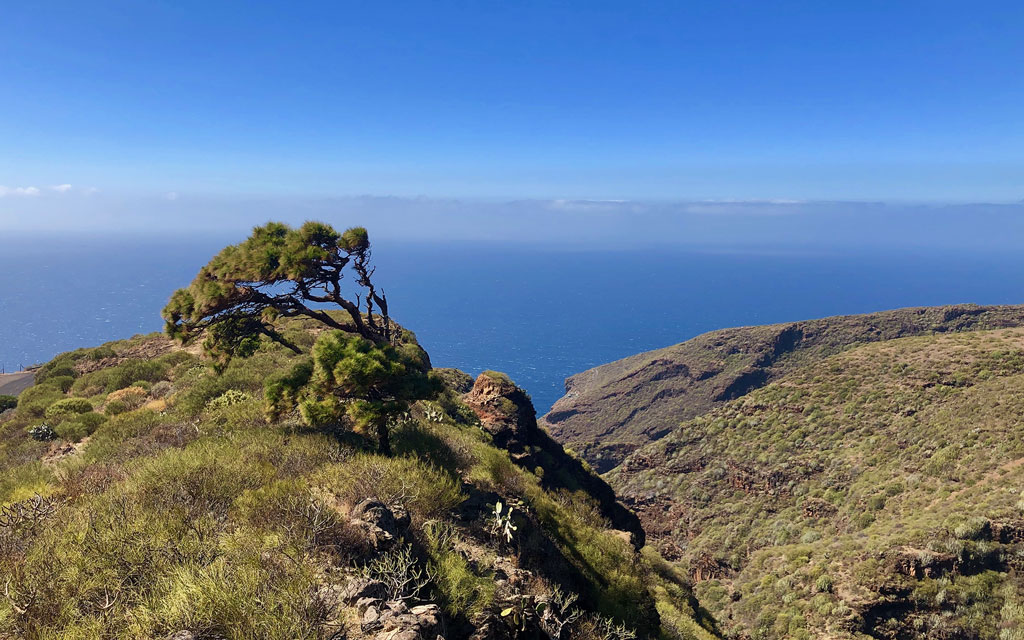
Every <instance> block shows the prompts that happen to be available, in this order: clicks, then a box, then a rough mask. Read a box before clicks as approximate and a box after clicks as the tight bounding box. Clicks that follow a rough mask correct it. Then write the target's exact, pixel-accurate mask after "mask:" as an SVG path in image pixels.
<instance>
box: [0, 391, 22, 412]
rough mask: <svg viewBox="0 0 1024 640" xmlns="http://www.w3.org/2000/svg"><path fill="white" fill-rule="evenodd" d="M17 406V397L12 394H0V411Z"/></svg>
mask: <svg viewBox="0 0 1024 640" xmlns="http://www.w3.org/2000/svg"><path fill="white" fill-rule="evenodd" d="M16 406H18V399H17V398H16V397H14V396H4V395H0V413H3V412H4V411H7V410H8V409H13V408H14V407H16Z"/></svg>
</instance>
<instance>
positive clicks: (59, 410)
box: [44, 398, 92, 420]
mask: <svg viewBox="0 0 1024 640" xmlns="http://www.w3.org/2000/svg"><path fill="white" fill-rule="evenodd" d="M90 411H92V403H91V402H89V401H88V400H86V399H85V398H64V399H63V400H58V401H57V402H54V403H53V404H51V405H50V406H49V407H47V408H46V411H45V412H44V415H45V416H46V417H47V418H49V419H51V420H53V419H56V418H62V417H64V416H70V415H77V414H81V413H89V412H90Z"/></svg>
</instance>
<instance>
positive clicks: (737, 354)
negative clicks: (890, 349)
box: [543, 305, 1024, 473]
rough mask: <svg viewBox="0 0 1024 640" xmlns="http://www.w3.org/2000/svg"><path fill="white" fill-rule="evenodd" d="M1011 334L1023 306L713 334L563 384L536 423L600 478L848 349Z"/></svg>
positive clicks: (1022, 321) (910, 312)
mask: <svg viewBox="0 0 1024 640" xmlns="http://www.w3.org/2000/svg"><path fill="white" fill-rule="evenodd" d="M1017 326H1024V307H1011V306H1003V307H980V306H977V305H957V306H949V307H929V308H913V309H897V310H895V311H884V312H881V313H872V314H867V315H860V316H843V317H836V318H824V319H820V320H806V321H803V322H793V323H788V324H776V325H767V326H760V327H741V328H736V329H723V330H720V331H713V332H711V333H706V334H703V335H701V336H698V337H696V338H694V339H692V340H689V341H687V342H684V343H681V344H677V345H674V346H671V347H666V348H664V349H658V350H655V351H649V352H646V353H641V354H638V355H635V356H631V357H629V358H625V359H623V360H619V361H617V362H612V363H610V364H606V365H602V366H599V367H595V368H593V369H590V370H588V371H584V372H582V373H579V374H577V375H575V376H572V377H571V378H569V379H568V380H566V395H565V396H564V397H562V398H561V399H560V400H558V402H556V403H555V405H554V407H552V409H551V411H550V412H549V413H548V414H547V415H546V416H544V420H543V423H544V424H545V426H546V427H547V429H548V430H549V431H550V432H551V433H552V435H554V436H555V438H557V439H558V440H559V441H560V442H562V443H564V444H566V445H567V446H570V447H573V448H574V449H576V450H577V451H579V452H580V454H581V455H582V456H583V457H584V458H585V459H586V460H587V461H588V462H590V463H591V464H592V465H594V467H595V468H596V469H597V470H598V471H600V472H602V473H603V472H606V471H608V470H610V469H612V468H614V467H615V466H616V465H618V464H619V463H620V462H622V460H623V459H625V457H626V456H627V455H629V453H630V452H632V451H634V450H635V449H637V448H638V447H641V446H643V445H645V444H647V443H648V442H652V441H654V440H657V439H658V438H660V437H662V436H663V435H665V434H666V433H668V432H669V431H671V430H672V429H673V428H675V426H676V425H677V424H678V423H679V421H680V420H686V419H689V418H694V417H696V416H699V415H702V414H704V413H705V412H707V411H709V410H710V409H711V408H713V407H716V406H719V405H721V404H722V403H724V402H728V401H729V400H731V399H733V398H737V397H740V396H742V395H743V394H744V393H747V392H748V391H750V390H751V389H756V388H758V387H761V386H763V385H765V384H767V383H768V382H769V381H771V380H774V379H777V378H779V377H780V376H783V375H785V374H786V373H788V372H790V371H793V370H795V369H796V368H798V367H801V366H803V365H804V364H806V363H809V362H814V361H816V360H820V359H822V358H825V357H828V356H830V355H832V354H835V353H838V352H840V351H842V350H844V349H848V348H850V347H853V346H856V345H858V344H862V343H867V342H877V341H881V340H891V339H893V338H900V337H907V336H914V335H926V334H931V333H949V332H960V331H970V330H976V329H993V328H999V327H1017Z"/></svg>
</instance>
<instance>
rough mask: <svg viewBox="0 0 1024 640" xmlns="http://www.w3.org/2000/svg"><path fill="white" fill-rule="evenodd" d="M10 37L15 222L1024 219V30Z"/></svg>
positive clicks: (27, 19)
mask: <svg viewBox="0 0 1024 640" xmlns="http://www.w3.org/2000/svg"><path fill="white" fill-rule="evenodd" d="M0 12H2V19H0V87H2V99H0V220H7V221H8V222H9V221H10V220H12V219H13V218H12V217H13V216H16V215H17V216H23V215H26V214H25V212H26V211H31V210H34V209H32V208H25V207H26V206H27V205H25V201H27V200H29V199H33V198H35V199H49V205H48V210H51V211H53V210H60V211H67V212H71V213H73V212H74V211H76V210H77V209H76V207H82V206H84V205H81V204H80V203H79V201H80V200H83V199H86V198H88V197H90V196H91V195H92V194H96V193H99V194H103V195H105V196H106V197H108V198H113V197H118V198H122V199H131V198H141V199H144V198H151V197H154V198H168V199H171V200H175V199H178V198H180V199H181V201H187V200H188V198H190V197H203V198H211V197H213V198H220V197H225V198H231V197H236V198H248V197H269V198H319V197H345V196H354V195H360V194H372V195H379V196H403V197H412V196H425V197H428V198H480V199H499V200H508V199H555V198H570V199H580V198H589V199H628V200H657V201H670V200H703V199H713V200H734V199H735V200H749V199H765V200H774V199H794V200H884V201H889V202H908V201H909V202H932V203H935V202H940V203H941V202H1019V201H1020V200H1021V199H1022V198H1024V73H1022V68H1024V66H1022V63H1024V38H1022V37H1021V34H1022V33H1024V3H1020V2H967V1H964V2H943V1H941V0H928V1H912V0H908V1H900V2H892V1H891V0H889V1H871V0H858V1H848V2H847V1H842V2H840V1H829V2H822V1H820V0H818V1H808V2H785V1H779V2H775V1H772V2H768V1H764V0H761V1H752V2H738V1H737V2H727V1H722V2H681V1H677V2H663V3H661V2H615V3H611V2H595V1H586V2H582V1H581V2H566V1H563V2H557V1H548V2H469V1H463V2H400V1H398V2H358V3H357V2H325V3H315V2H309V3H284V2H278V3H266V2H246V3H230V2H206V1H204V2H156V1H153V2H127V1H108V2H94V3H86V2H78V1H69V2H55V1H47V0H38V1H35V2H22V3H15V2H7V3H4V7H3V9H2V10H0ZM61 185H71V186H70V187H61V188H55V187H60V186H61ZM140 202H142V200H140ZM37 206H39V205H32V207H37ZM82 210H85V209H82ZM71 213H69V214H68V215H71ZM4 216H6V218H5V217H4Z"/></svg>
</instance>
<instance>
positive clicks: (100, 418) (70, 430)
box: [54, 411, 107, 442]
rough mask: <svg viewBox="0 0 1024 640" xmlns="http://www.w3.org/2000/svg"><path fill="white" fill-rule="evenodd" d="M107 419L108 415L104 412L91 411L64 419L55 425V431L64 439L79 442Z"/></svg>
mask: <svg viewBox="0 0 1024 640" xmlns="http://www.w3.org/2000/svg"><path fill="white" fill-rule="evenodd" d="M106 421H107V417H106V416H104V415H103V414H100V413H96V412H94V411H90V412H89V413H83V414H81V415H77V416H74V417H72V418H69V419H67V420H63V421H62V422H61V423H60V424H58V425H57V426H56V427H54V431H56V433H57V435H58V436H60V438H61V439H62V440H67V441H69V442H78V441H79V440H81V439H82V438H85V437H87V436H90V435H92V434H93V432H95V431H96V429H97V428H98V427H99V426H100V425H101V424H103V423H104V422H106Z"/></svg>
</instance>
